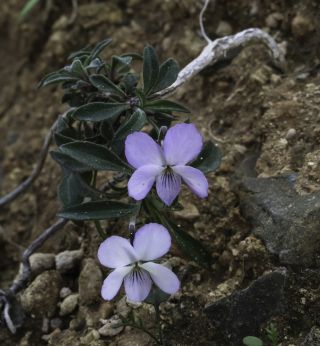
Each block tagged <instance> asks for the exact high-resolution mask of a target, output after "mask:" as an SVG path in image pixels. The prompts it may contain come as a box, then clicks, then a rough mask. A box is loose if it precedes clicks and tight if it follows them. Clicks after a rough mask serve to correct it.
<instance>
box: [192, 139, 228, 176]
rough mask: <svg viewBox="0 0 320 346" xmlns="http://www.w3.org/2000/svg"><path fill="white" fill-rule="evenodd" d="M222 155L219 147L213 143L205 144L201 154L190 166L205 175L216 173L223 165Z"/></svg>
mask: <svg viewBox="0 0 320 346" xmlns="http://www.w3.org/2000/svg"><path fill="white" fill-rule="evenodd" d="M221 159H222V153H221V150H220V149H219V147H218V146H216V145H215V144H214V143H213V142H211V141H208V142H206V143H205V145H204V147H203V149H202V150H201V153H200V154H199V156H198V157H197V159H196V160H194V161H193V162H192V163H191V165H190V166H192V167H194V168H197V169H200V171H202V172H203V173H209V172H213V171H215V170H216V169H217V168H218V167H219V166H220V163H221Z"/></svg>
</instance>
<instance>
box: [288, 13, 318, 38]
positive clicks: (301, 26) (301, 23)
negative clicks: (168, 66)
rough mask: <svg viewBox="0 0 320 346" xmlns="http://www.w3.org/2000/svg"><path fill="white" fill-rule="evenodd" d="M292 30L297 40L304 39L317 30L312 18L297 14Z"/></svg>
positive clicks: (293, 20)
mask: <svg viewBox="0 0 320 346" xmlns="http://www.w3.org/2000/svg"><path fill="white" fill-rule="evenodd" d="M291 30H292V33H293V35H294V36H296V37H297V38H303V37H305V36H307V35H308V34H310V33H311V32H313V31H314V30H315V25H314V23H313V21H312V19H311V18H309V17H307V16H305V15H303V14H297V15H296V16H295V17H294V18H293V19H292V22H291Z"/></svg>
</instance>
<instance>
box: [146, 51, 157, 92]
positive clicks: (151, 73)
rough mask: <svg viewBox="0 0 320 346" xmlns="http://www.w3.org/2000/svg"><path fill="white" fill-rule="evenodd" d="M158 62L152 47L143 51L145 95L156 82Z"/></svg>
mask: <svg viewBox="0 0 320 346" xmlns="http://www.w3.org/2000/svg"><path fill="white" fill-rule="evenodd" d="M158 76H159V62H158V58H157V55H156V52H155V50H154V48H153V47H151V46H147V47H145V48H144V50H143V91H144V93H145V94H146V95H147V94H148V93H149V92H150V91H151V89H152V87H153V86H154V85H155V83H156V82H157V80H158Z"/></svg>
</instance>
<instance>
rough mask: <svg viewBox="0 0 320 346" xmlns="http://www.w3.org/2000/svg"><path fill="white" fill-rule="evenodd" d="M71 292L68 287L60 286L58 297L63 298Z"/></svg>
mask: <svg viewBox="0 0 320 346" xmlns="http://www.w3.org/2000/svg"><path fill="white" fill-rule="evenodd" d="M71 293H72V291H71V290H70V288H69V287H62V288H61V290H60V298H62V299H64V298H66V297H68V296H70V294H71Z"/></svg>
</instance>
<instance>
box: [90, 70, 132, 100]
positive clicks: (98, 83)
mask: <svg viewBox="0 0 320 346" xmlns="http://www.w3.org/2000/svg"><path fill="white" fill-rule="evenodd" d="M90 82H91V83H92V85H93V86H94V87H96V88H97V89H98V90H100V91H102V92H107V93H110V94H113V95H117V96H120V97H123V96H126V94H125V93H124V92H123V91H122V90H121V89H120V88H118V87H117V86H116V85H115V84H113V83H112V82H111V80H110V79H108V78H107V77H105V76H103V75H101V74H94V75H92V76H90Z"/></svg>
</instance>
